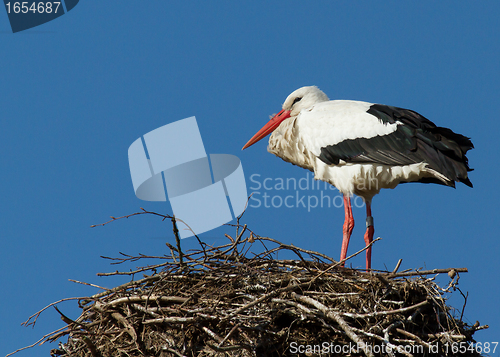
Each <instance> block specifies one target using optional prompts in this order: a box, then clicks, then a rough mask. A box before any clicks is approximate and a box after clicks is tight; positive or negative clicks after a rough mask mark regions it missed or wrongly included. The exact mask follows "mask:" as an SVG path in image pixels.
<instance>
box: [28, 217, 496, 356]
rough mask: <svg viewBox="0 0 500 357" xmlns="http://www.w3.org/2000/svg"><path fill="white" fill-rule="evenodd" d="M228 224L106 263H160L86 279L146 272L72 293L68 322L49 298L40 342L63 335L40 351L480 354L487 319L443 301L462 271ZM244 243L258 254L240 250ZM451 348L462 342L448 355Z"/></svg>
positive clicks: (110, 353)
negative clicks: (356, 262)
mask: <svg viewBox="0 0 500 357" xmlns="http://www.w3.org/2000/svg"><path fill="white" fill-rule="evenodd" d="M174 223H175V222H174ZM174 227H175V225H174ZM236 228H237V232H236V235H235V238H232V237H230V236H228V235H226V236H227V237H228V239H229V243H228V244H224V245H222V246H218V247H212V246H208V245H206V244H204V243H201V242H200V244H201V249H199V250H196V251H189V252H186V253H182V252H181V251H180V249H178V248H175V247H173V246H171V245H169V244H167V246H169V248H170V250H171V255H168V256H167V255H165V256H161V257H149V256H144V255H140V256H138V257H133V256H129V255H125V254H122V256H121V257H120V258H108V259H113V260H114V263H123V262H126V261H137V260H139V259H141V260H144V259H148V258H155V259H163V261H161V263H160V264H156V265H148V266H145V267H142V268H138V269H136V270H134V271H127V272H118V271H116V272H113V273H105V274H98V275H120V274H128V275H132V276H135V275H136V274H138V273H141V274H144V272H147V271H149V274H150V275H144V278H142V279H140V280H132V281H131V282H129V283H127V284H124V285H121V286H118V287H116V288H113V289H110V290H106V291H104V292H101V293H99V294H95V295H93V296H90V297H86V298H78V302H79V307H80V308H81V310H82V312H81V315H80V316H79V317H78V318H77V319H75V320H72V319H70V318H68V317H67V316H65V315H64V314H63V313H62V312H60V310H59V309H57V307H56V306H55V303H54V304H51V305H53V306H55V307H56V309H57V310H58V312H59V313H60V314H61V318H62V319H63V321H65V322H66V323H67V326H65V328H63V329H60V330H58V331H55V332H53V333H52V334H49V335H46V336H44V339H43V341H42V343H43V342H45V341H50V342H52V341H55V340H57V339H59V338H61V337H62V336H68V340H67V342H66V343H59V347H58V348H57V349H53V350H52V351H51V355H52V356H64V357H66V356H68V357H70V356H75V357H80V356H81V357H83V356H86V357H87V356H89V357H98V356H284V355H299V354H300V355H306V356H316V355H322V356H327V355H332V356H333V355H335V356H337V355H346V356H347V355H348V356H379V355H387V356H412V355H415V356H417V355H436V356H442V355H463V356H466V355H467V356H478V355H480V354H479V353H478V352H477V351H475V350H472V349H471V348H470V344H471V343H474V342H475V341H474V340H473V338H472V335H473V334H474V332H475V331H477V330H480V329H483V328H487V326H479V323H476V324H475V325H474V326H469V325H467V324H466V323H464V322H463V321H462V316H460V318H457V317H456V316H454V315H455V313H454V310H453V309H452V308H450V307H449V306H447V305H446V301H445V300H446V295H447V294H448V293H451V292H452V291H455V290H457V289H458V288H457V283H458V279H459V273H460V272H464V271H467V269H465V268H462V269H441V270H432V271H413V272H409V271H406V272H401V273H396V270H397V268H396V269H395V271H393V272H377V273H374V272H370V273H366V272H363V271H358V270H353V269H348V268H342V267H341V266H340V264H339V263H338V262H336V261H334V260H333V259H332V258H329V257H327V256H325V255H323V254H321V253H318V252H313V251H308V250H304V249H301V248H298V247H295V246H291V245H286V244H282V243H280V242H278V241H276V240H273V239H271V238H266V237H259V236H256V235H255V234H254V233H253V232H251V231H250V230H248V229H247V227H246V225H245V226H240V225H239V224H238V225H236ZM249 233H250V234H249ZM244 235H246V236H247V237H246V238H243V236H244ZM256 244H258V245H259V247H261V251H263V252H262V253H260V254H255V253H250V248H251V247H252V246H253V247H254V248H255V245H256ZM278 252H279V253H280V254H279V255H282V256H283V255H285V256H286V255H287V254H288V255H292V254H293V256H294V257H295V258H296V259H289V260H285V259H278V258H277V253H278ZM358 253H360V252H358ZM358 253H356V254H358ZM353 256H354V255H353ZM443 272H445V273H446V272H447V273H448V275H449V276H450V278H451V279H450V283H449V284H448V286H447V287H446V288H444V289H443V288H441V287H439V286H438V285H437V284H436V283H435V282H434V279H435V277H436V274H438V273H443ZM431 274H432V275H431ZM429 276H431V278H428V277H429ZM88 285H91V284H88ZM51 305H49V306H51ZM464 307H465V304H464ZM42 311H43V310H42ZM40 312H41V311H40ZM40 312H38V313H37V314H36V315H34V316H33V317H31V318H30V319H31V321H30V320H28V321H27V322H26V324H28V325H29V324H33V323H34V322H35V321H36V318H38V315H39V314H40ZM462 315H463V310H462ZM39 342H40V341H39ZM462 344H464V345H463V346H464V347H465V346H469V348H468V349H467V350H466V351H462V352H464V353H462V354H460V351H458V349H457V346H462ZM346 346H349V347H346ZM454 346H455V347H454ZM341 348H343V349H342V350H341ZM452 348H454V350H452ZM462 350H463V349H462Z"/></svg>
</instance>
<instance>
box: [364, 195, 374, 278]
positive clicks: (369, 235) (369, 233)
mask: <svg viewBox="0 0 500 357" xmlns="http://www.w3.org/2000/svg"><path fill="white" fill-rule="evenodd" d="M374 233H375V228H374V227H373V217H372V208H371V203H370V202H368V201H366V233H365V237H364V238H365V244H366V245H368V244H370V243H371V242H372V241H373V234H374ZM371 267H372V247H370V248H368V249H367V250H366V270H370V269H371Z"/></svg>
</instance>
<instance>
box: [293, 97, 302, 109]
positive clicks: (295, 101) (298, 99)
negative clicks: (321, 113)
mask: <svg viewBox="0 0 500 357" xmlns="http://www.w3.org/2000/svg"><path fill="white" fill-rule="evenodd" d="M301 99H302V97H297V98H295V99H294V101H293V103H292V107H293V105H294V104H295V103H297V102H298V101H300V100H301Z"/></svg>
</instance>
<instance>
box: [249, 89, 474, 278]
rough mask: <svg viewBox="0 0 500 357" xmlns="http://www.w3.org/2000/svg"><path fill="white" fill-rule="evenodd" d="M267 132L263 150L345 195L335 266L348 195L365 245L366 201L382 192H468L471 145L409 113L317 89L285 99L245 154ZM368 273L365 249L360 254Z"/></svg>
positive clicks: (347, 227) (369, 235) (369, 232)
mask: <svg viewBox="0 0 500 357" xmlns="http://www.w3.org/2000/svg"><path fill="white" fill-rule="evenodd" d="M271 132H272V133H273V134H272V135H271V137H270V139H269V146H268V151H269V152H270V153H272V154H274V155H276V156H278V157H280V158H282V159H283V160H285V161H288V162H291V163H292V164H294V165H298V166H300V167H303V168H305V169H308V170H311V171H313V172H314V178H315V179H318V180H322V181H326V182H328V183H330V184H332V185H333V186H335V187H336V188H337V189H338V190H339V191H340V192H341V193H342V194H343V195H344V210H345V222H344V227H343V228H344V230H343V233H344V234H343V241H342V249H341V253H340V260H341V261H342V260H344V259H345V258H346V256H347V247H348V245H349V239H350V237H351V232H352V229H353V228H354V218H353V215H352V208H351V199H350V197H351V196H352V195H353V194H356V195H358V196H360V197H362V198H363V200H364V202H365V204H366V216H367V217H366V227H367V229H366V233H365V236H364V239H365V243H366V245H368V244H370V243H371V242H372V241H373V233H374V228H373V217H372V213H371V201H372V198H373V196H375V195H376V194H377V193H379V191H380V189H382V188H395V187H396V186H397V185H398V184H399V183H404V182H423V183H437V184H441V185H446V186H451V187H455V181H457V182H463V183H464V184H466V185H467V186H470V187H472V183H471V182H470V181H469V179H468V177H467V172H468V171H472V170H471V169H470V168H469V166H468V164H467V157H466V156H465V154H466V153H467V151H468V150H470V149H472V148H473V147H474V146H473V145H472V142H471V141H470V139H469V138H467V137H465V136H463V135H460V134H456V133H454V132H453V131H452V130H450V129H447V128H442V127H438V126H436V125H435V124H434V123H433V122H431V121H430V120H428V119H426V118H424V117H423V116H422V115H420V114H418V113H417V112H414V111H412V110H408V109H402V108H397V107H391V106H387V105H381V104H372V103H366V102H358V101H350V100H332V101H330V100H329V99H328V97H327V96H326V94H325V93H323V92H322V91H321V90H320V89H319V88H318V87H315V86H311V87H302V88H299V89H297V90H296V91H294V92H293V93H292V94H290V95H289V96H288V97H287V98H286V100H285V102H284V103H283V110H281V111H280V112H279V113H278V114H276V115H275V116H273V117H272V118H271V120H270V121H269V122H268V123H267V124H266V125H264V127H263V128H262V129H260V130H259V131H258V132H257V134H255V135H254V136H253V137H252V138H251V139H250V140H249V141H248V142H247V143H246V144H245V146H243V149H246V148H247V147H249V146H251V145H253V144H255V143H256V142H257V141H259V140H261V139H262V138H264V137H266V136H267V135H268V134H269V133H271ZM366 269H367V270H369V269H371V247H369V248H368V249H367V250H366Z"/></svg>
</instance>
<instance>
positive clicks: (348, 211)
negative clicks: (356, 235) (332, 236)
mask: <svg viewBox="0 0 500 357" xmlns="http://www.w3.org/2000/svg"><path fill="white" fill-rule="evenodd" d="M344 211H345V221H344V227H343V228H344V237H343V239H342V249H341V251H340V260H344V259H345V258H346V257H347V247H348V246H349V240H350V239H351V233H352V229H353V228H354V218H353V216H352V207H351V198H350V197H349V196H345V195H344ZM342 266H344V263H342Z"/></svg>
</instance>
